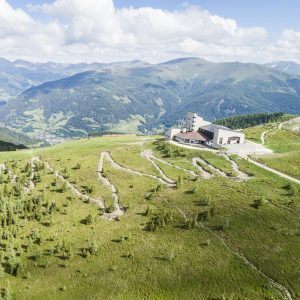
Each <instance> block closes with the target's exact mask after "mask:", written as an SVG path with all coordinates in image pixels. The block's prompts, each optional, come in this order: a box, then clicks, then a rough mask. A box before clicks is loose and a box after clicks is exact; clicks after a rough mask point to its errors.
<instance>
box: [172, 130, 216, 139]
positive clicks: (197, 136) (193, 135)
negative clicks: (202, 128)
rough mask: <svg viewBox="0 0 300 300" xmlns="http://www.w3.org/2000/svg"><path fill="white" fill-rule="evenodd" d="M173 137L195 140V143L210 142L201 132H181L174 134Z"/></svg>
mask: <svg viewBox="0 0 300 300" xmlns="http://www.w3.org/2000/svg"><path fill="white" fill-rule="evenodd" d="M174 137H177V138H179V139H186V140H195V141H199V142H207V141H210V140H211V139H210V138H209V137H207V136H206V135H205V134H203V133H202V132H198V131H193V132H185V133H182V132H181V133H177V134H175V135H174Z"/></svg>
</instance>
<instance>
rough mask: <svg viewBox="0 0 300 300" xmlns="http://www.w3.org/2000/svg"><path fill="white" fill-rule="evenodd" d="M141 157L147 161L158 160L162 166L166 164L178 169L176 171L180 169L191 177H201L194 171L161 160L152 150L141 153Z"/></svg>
mask: <svg viewBox="0 0 300 300" xmlns="http://www.w3.org/2000/svg"><path fill="white" fill-rule="evenodd" d="M141 156H142V157H144V158H146V159H148V160H149V159H151V160H152V161H153V160H156V161H158V162H160V163H162V164H165V165H167V166H170V167H173V168H176V169H178V170H181V171H184V172H186V173H187V174H189V175H191V176H192V177H199V175H198V174H196V173H195V172H194V171H192V170H188V169H185V168H182V167H179V166H177V165H175V164H172V163H170V162H168V161H166V160H164V159H161V158H158V157H156V156H155V155H154V154H153V151H152V150H150V149H147V150H144V151H143V152H142V153H141Z"/></svg>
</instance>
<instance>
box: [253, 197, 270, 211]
mask: <svg viewBox="0 0 300 300" xmlns="http://www.w3.org/2000/svg"><path fill="white" fill-rule="evenodd" d="M266 203H267V200H266V199H265V197H261V198H259V199H255V200H253V204H252V206H253V207H254V208H256V209H259V208H260V207H262V206H264V205H265V204H266Z"/></svg>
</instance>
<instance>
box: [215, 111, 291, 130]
mask: <svg viewBox="0 0 300 300" xmlns="http://www.w3.org/2000/svg"><path fill="white" fill-rule="evenodd" d="M286 118H288V115H286V114H284V113H282V112H275V113H257V114H247V115H240V116H235V117H228V118H224V119H220V120H217V121H215V122H214V123H215V124H218V125H222V126H226V127H229V128H231V129H241V128H248V127H252V126H257V125H260V124H265V123H274V122H280V121H284V120H285V119H286Z"/></svg>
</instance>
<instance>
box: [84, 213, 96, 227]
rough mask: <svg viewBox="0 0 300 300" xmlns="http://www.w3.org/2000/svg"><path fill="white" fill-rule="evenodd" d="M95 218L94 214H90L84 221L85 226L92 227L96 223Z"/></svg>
mask: <svg viewBox="0 0 300 300" xmlns="http://www.w3.org/2000/svg"><path fill="white" fill-rule="evenodd" d="M94 221H95V217H94V216H93V215H92V214H88V215H87V217H86V218H85V219H84V220H83V222H84V224H86V225H90V224H92V223H94Z"/></svg>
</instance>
